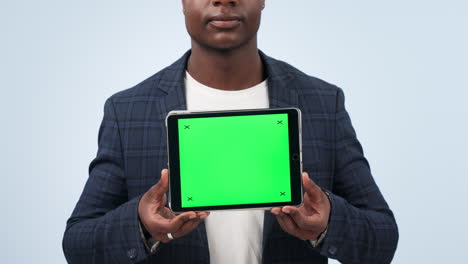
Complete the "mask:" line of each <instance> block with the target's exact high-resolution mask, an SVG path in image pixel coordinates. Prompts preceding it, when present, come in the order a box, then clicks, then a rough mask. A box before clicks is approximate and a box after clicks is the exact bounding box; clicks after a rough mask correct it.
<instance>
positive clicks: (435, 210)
mask: <svg viewBox="0 0 468 264" xmlns="http://www.w3.org/2000/svg"><path fill="white" fill-rule="evenodd" d="M266 6H267V7H266V9H265V10H264V13H263V20H262V26H261V30H260V33H259V47H260V48H261V49H262V50H263V51H264V52H266V53H267V54H268V55H270V56H273V57H275V58H278V59H282V60H285V61H287V62H289V63H291V64H292V65H294V66H296V67H297V68H299V69H301V70H302V71H304V72H306V73H308V74H310V75H313V76H316V77H319V78H321V79H324V80H326V81H328V82H331V83H334V84H336V85H338V86H340V87H341V88H343V89H344V91H345V95H346V105H347V108H348V111H349V112H350V115H351V119H352V121H353V124H354V127H355V129H356V131H357V134H358V138H359V139H360V141H361V143H362V145H363V147H364V151H365V154H366V156H367V158H368V160H369V161H370V164H371V169H372V172H373V175H374V177H375V180H376V181H377V184H378V185H379V186H380V188H381V190H382V192H383V194H384V196H385V198H386V199H387V201H388V203H389V204H390V206H391V208H392V209H393V211H394V213H395V215H396V219H397V222H398V225H399V230H400V242H399V245H398V250H397V252H396V255H395V258H394V262H393V263H463V262H464V261H465V260H464V257H465V255H466V243H465V238H466V237H468V230H467V227H466V219H467V216H468V213H466V209H467V206H466V203H465V202H466V201H467V198H466V194H467V192H466V188H467V186H468V177H467V176H468V173H467V171H468V166H467V164H468V162H467V161H466V159H467V158H468V155H467V149H468V139H467V138H468V137H467V136H468V107H467V102H466V100H467V99H468V65H467V64H468V48H467V47H468V28H467V26H468V2H467V1H463V0H459V1H457V0H447V1H427V0H426V1H422V0H414V1H403V0H396V1H384V2H381V1H370V0H362V1H317V0H314V1H307V0H298V1H278V0H275V1H273V0H272V1H268V0H267V1H266ZM0 29H1V31H0V32H1V35H0V82H1V85H0V87H1V98H2V100H1V102H2V103H1V104H0V110H1V111H0V117H1V124H2V129H1V132H0V133H1V134H0V135H1V139H2V140H1V147H2V152H1V154H0V155H1V160H2V162H1V171H2V179H3V182H2V186H3V188H2V191H1V192H0V195H1V201H2V203H1V206H2V209H1V212H2V217H1V218H0V219H1V220H0V221H1V222H0V226H1V234H2V238H1V240H0V243H1V247H0V248H1V252H2V256H3V257H2V262H4V263H48V264H52V263H65V258H64V256H63V253H62V247H61V240H62V235H63V231H64V229H65V222H66V220H67V218H68V217H69V216H70V214H71V211H72V209H73V208H74V206H75V203H76V202H77V200H78V197H79V195H80V194H81V191H82V189H83V187H84V183H85V181H86V179H87V177H88V166H89V163H90V161H91V160H92V158H93V157H94V156H95V155H96V150H97V133H98V128H99V124H100V122H101V119H102V114H103V106H104V101H105V99H106V98H108V97H109V96H110V95H112V94H113V93H115V92H117V91H120V90H123V89H126V88H129V87H131V86H133V85H135V84H137V83H138V82H140V81H142V80H144V79H145V78H147V77H148V76H150V75H152V74H153V73H155V72H157V71H159V70H160V69H162V68H164V67H165V66H167V65H169V64H171V63H172V62H173V61H175V60H176V59H177V58H179V57H180V56H181V55H182V54H183V53H184V52H185V51H186V50H187V49H188V48H189V44H190V42H189V37H188V35H187V33H186V31H185V25H184V21H183V15H182V8H181V3H180V1H148V0H141V1H122V0H114V1H108V0H101V1H90V0H82V1H58V0H56V1H54V0H44V1H32V0H15V1H5V0H1V8H0ZM331 263H336V262H334V261H331Z"/></svg>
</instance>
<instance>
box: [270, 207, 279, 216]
mask: <svg viewBox="0 0 468 264" xmlns="http://www.w3.org/2000/svg"><path fill="white" fill-rule="evenodd" d="M270 212H271V213H272V214H274V215H279V214H280V213H281V207H273V208H271V210H270Z"/></svg>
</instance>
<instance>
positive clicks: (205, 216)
mask: <svg viewBox="0 0 468 264" xmlns="http://www.w3.org/2000/svg"><path fill="white" fill-rule="evenodd" d="M209 215H210V212H197V217H198V218H200V219H201V220H203V219H205V218H207V217H208V216H209Z"/></svg>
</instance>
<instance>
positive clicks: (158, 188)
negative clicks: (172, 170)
mask: <svg viewBox="0 0 468 264" xmlns="http://www.w3.org/2000/svg"><path fill="white" fill-rule="evenodd" d="M168 177H169V171H168V170H167V169H163V170H162V171H161V178H160V179H159V182H158V183H157V184H155V185H153V186H152V187H151V189H150V190H149V191H148V192H149V193H150V197H151V198H152V199H160V200H162V197H163V196H164V194H166V192H167V190H168V189H169V179H168Z"/></svg>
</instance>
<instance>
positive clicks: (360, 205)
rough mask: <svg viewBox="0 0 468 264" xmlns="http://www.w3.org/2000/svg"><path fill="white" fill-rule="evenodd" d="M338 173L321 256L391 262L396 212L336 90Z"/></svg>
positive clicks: (336, 169) (393, 252) (360, 263)
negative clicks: (373, 175)
mask: <svg viewBox="0 0 468 264" xmlns="http://www.w3.org/2000/svg"><path fill="white" fill-rule="evenodd" d="M335 126H336V127H335V155H336V156H335V176H334V180H333V189H332V190H329V194H330V200H331V206H332V209H331V215H330V219H329V221H330V222H329V225H328V232H327V235H326V237H325V239H324V240H323V243H322V244H321V245H320V247H319V250H320V253H321V255H324V256H327V257H329V258H333V259H337V260H339V261H340V262H342V263H359V264H365V263H372V264H375V263H390V262H391V260H392V258H393V255H394V254H395V251H396V247H397V243H398V228H397V225H396V222H395V218H394V216H393V213H392V211H391V210H390V208H389V207H388V205H387V203H386V202H385V200H384V198H383V196H382V194H381V192H380V190H379V188H378V187H377V185H376V183H375V181H374V179H373V177H372V175H371V171H370V168H369V164H368V162H367V160H366V158H365V157H364V154H363V150H362V147H361V144H360V143H359V141H358V140H357V138H356V133H355V131H354V128H353V126H352V124H351V120H350V118H349V115H348V113H347V111H346V109H345V106H344V95H343V91H342V90H341V89H340V88H338V92H337V109H336V123H335Z"/></svg>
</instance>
